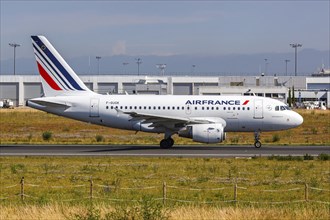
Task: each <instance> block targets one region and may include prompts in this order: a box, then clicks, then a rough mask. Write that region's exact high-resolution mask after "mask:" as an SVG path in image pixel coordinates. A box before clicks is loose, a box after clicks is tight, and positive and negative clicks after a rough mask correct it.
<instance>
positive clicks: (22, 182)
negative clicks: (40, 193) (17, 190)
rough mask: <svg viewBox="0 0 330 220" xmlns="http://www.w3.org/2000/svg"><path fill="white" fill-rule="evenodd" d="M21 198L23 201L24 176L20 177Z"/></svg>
mask: <svg viewBox="0 0 330 220" xmlns="http://www.w3.org/2000/svg"><path fill="white" fill-rule="evenodd" d="M20 183H21V200H22V201H24V176H23V177H22V178H21V182H20Z"/></svg>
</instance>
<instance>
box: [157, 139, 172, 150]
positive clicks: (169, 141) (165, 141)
mask: <svg viewBox="0 0 330 220" xmlns="http://www.w3.org/2000/svg"><path fill="white" fill-rule="evenodd" d="M159 145H160V148H162V149H168V148H171V147H172V146H173V145H174V140H173V139H172V138H171V137H169V138H166V139H163V140H161V141H160V143H159Z"/></svg>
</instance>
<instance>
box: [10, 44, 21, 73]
mask: <svg viewBox="0 0 330 220" xmlns="http://www.w3.org/2000/svg"><path fill="white" fill-rule="evenodd" d="M9 46H11V47H13V48H14V75H16V47H20V46H21V45H19V44H16V43H9Z"/></svg>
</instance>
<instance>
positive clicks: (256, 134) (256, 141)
mask: <svg viewBox="0 0 330 220" xmlns="http://www.w3.org/2000/svg"><path fill="white" fill-rule="evenodd" d="M259 138H260V131H256V132H254V146H255V147H256V148H260V147H261V142H260V140H259Z"/></svg>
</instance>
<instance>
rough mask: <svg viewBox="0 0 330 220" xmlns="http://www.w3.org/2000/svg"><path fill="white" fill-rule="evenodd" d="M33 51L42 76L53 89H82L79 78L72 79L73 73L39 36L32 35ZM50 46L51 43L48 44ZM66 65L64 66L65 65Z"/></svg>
mask: <svg viewBox="0 0 330 220" xmlns="http://www.w3.org/2000/svg"><path fill="white" fill-rule="evenodd" d="M31 38H32V42H33V47H34V52H35V55H36V59H37V63H38V69H39V72H40V75H41V76H42V78H43V79H44V80H45V81H46V82H47V83H48V85H49V86H50V87H51V88H52V89H54V90H69V91H70V90H71V91H84V90H85V89H84V87H85V86H84V85H81V84H83V83H82V82H81V81H80V80H79V81H80V82H77V79H74V76H72V75H75V73H74V72H73V70H72V69H71V68H70V67H69V66H68V65H67V64H66V62H65V61H64V60H63V59H62V58H61V57H60V55H59V54H57V52H56V51H55V55H54V54H53V53H54V50H55V49H53V48H52V49H50V48H48V45H47V43H49V42H43V41H42V39H41V38H40V37H39V36H32V37H31ZM50 46H51V45H50ZM65 65H66V66H65Z"/></svg>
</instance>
